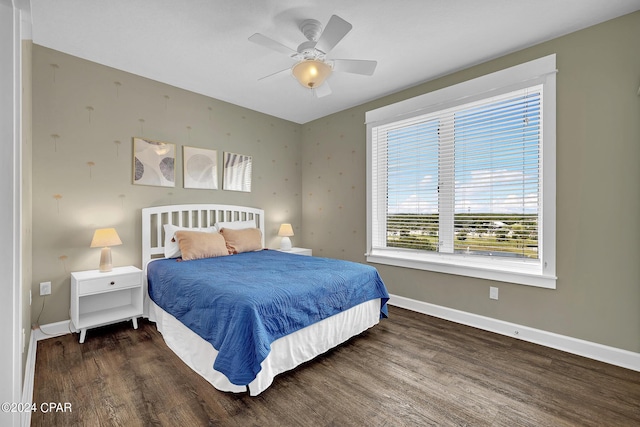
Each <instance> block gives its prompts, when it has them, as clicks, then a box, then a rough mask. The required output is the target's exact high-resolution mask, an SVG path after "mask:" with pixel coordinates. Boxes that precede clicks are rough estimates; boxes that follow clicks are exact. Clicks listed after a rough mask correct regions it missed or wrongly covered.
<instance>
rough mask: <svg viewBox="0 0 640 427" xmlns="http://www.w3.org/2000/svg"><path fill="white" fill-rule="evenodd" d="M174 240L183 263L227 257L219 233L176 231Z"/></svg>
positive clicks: (225, 248) (223, 242)
mask: <svg viewBox="0 0 640 427" xmlns="http://www.w3.org/2000/svg"><path fill="white" fill-rule="evenodd" d="M176 240H177V241H178V245H179V246H180V252H182V259H183V260H185V261H189V260H192V259H200V258H214V257H218V256H224V255H229V251H228V250H227V246H226V245H225V241H224V237H222V235H221V234H220V233H207V232H204V231H184V230H180V231H176Z"/></svg>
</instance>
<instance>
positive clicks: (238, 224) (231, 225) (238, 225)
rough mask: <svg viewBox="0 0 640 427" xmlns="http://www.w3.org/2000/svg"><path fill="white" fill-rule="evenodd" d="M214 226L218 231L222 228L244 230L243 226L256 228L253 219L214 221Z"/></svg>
mask: <svg viewBox="0 0 640 427" xmlns="http://www.w3.org/2000/svg"><path fill="white" fill-rule="evenodd" d="M214 227H215V228H216V231H218V232H219V231H220V230H222V229H223V228H228V229H231V230H244V229H245V228H257V227H256V220H255V219H250V220H248V221H228V222H216V225H214Z"/></svg>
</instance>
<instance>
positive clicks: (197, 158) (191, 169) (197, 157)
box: [182, 146, 218, 190]
mask: <svg viewBox="0 0 640 427" xmlns="http://www.w3.org/2000/svg"><path fill="white" fill-rule="evenodd" d="M182 159H183V163H184V168H183V174H184V188H203V189H207V190H217V189H218V152H217V151H216V150H207V149H206V148H195V147H187V146H183V147H182Z"/></svg>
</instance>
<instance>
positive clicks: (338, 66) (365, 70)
mask: <svg viewBox="0 0 640 427" xmlns="http://www.w3.org/2000/svg"><path fill="white" fill-rule="evenodd" d="M377 65H378V61H367V60H361V59H334V60H333V71H339V72H343V73H353V74H363V75H365V76H371V75H373V72H374V71H375V70H376V66H377Z"/></svg>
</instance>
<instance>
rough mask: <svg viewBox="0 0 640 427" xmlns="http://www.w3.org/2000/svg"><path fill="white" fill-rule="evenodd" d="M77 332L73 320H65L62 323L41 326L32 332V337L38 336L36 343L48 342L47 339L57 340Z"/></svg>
mask: <svg viewBox="0 0 640 427" xmlns="http://www.w3.org/2000/svg"><path fill="white" fill-rule="evenodd" d="M73 332H76V331H75V328H74V327H73V325H72V323H71V320H63V321H62V322H56V323H48V324H46V325H40V327H39V328H38V329H34V330H33V331H31V335H34V334H35V336H36V341H40V340H46V339H47V338H55V337H59V336H62V335H66V334H71V333H73Z"/></svg>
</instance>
